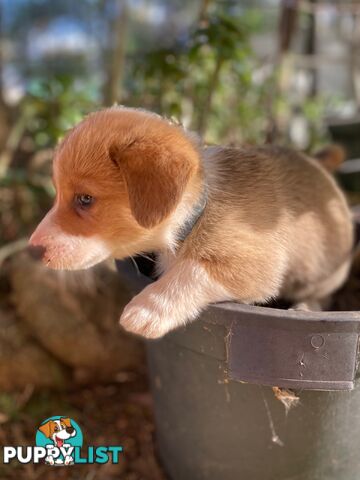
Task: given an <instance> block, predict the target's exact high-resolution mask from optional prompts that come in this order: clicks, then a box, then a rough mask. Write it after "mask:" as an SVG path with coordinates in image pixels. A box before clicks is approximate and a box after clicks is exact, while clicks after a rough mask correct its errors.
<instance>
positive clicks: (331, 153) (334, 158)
mask: <svg viewBox="0 0 360 480" xmlns="http://www.w3.org/2000/svg"><path fill="white" fill-rule="evenodd" d="M314 157H315V158H316V159H317V160H318V161H319V162H320V163H321V165H322V166H323V167H324V168H325V170H327V171H328V172H330V173H333V172H335V171H336V170H337V169H338V168H339V166H340V165H341V164H342V163H343V162H344V160H345V158H346V152H345V149H344V148H343V147H341V146H340V145H337V144H334V145H329V146H327V147H325V148H323V149H322V150H320V151H318V152H316V153H315V155H314Z"/></svg>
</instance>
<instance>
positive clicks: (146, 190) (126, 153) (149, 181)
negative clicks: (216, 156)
mask: <svg viewBox="0 0 360 480" xmlns="http://www.w3.org/2000/svg"><path fill="white" fill-rule="evenodd" d="M109 156H110V158H111V160H112V161H113V162H114V163H115V164H116V165H117V166H118V167H119V169H120V171H121V172H122V174H123V176H124V179H125V183H126V186H127V192H128V196H129V202H130V208H131V212H132V214H133V215H134V217H135V219H136V221H137V222H138V223H139V225H141V226H142V227H145V228H152V227H154V226H156V225H158V224H159V223H160V222H162V221H163V220H164V219H165V218H166V217H167V216H168V215H170V213H172V211H173V210H174V209H175V208H176V206H177V204H178V203H179V201H180V199H181V196H182V194H183V193H184V190H185V187H186V185H187V183H188V181H189V179H190V177H191V174H192V173H193V172H195V171H196V169H197V168H198V162H199V159H198V156H197V153H196V151H195V149H194V148H193V147H192V146H191V144H190V145H189V146H182V148H180V146H178V147H177V148H174V147H172V146H169V147H168V146H166V147H165V146H162V145H156V144H150V145H149V144H146V143H145V142H136V141H135V142H133V143H131V144H130V145H129V146H127V147H126V148H121V147H120V148H119V147H117V146H116V145H113V146H112V147H111V148H110V149H109Z"/></svg>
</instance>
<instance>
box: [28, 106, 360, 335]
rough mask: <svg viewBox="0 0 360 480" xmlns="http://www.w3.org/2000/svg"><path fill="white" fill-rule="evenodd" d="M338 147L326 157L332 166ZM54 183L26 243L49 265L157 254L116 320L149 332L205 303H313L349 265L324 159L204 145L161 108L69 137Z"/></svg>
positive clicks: (344, 216) (341, 202) (343, 215)
mask: <svg viewBox="0 0 360 480" xmlns="http://www.w3.org/2000/svg"><path fill="white" fill-rule="evenodd" d="M332 155H334V152H333V151H332V150H331V149H330V150H328V152H327V154H326V153H324V152H323V153H322V154H321V155H320V157H321V162H322V163H323V164H324V165H325V166H326V165H332V164H334V163H335V164H336V163H337V162H332V161H330V160H331V156H332ZM338 155H339V152H338V151H335V156H338ZM54 184H55V187H56V191H57V194H56V199H55V204H54V206H53V208H52V209H51V211H50V212H49V213H48V214H47V215H46V217H45V218H44V219H43V221H42V222H41V223H40V225H39V226H38V228H37V229H36V231H35V232H34V234H33V235H32V237H31V239H30V244H31V245H32V246H34V247H37V249H38V250H39V252H40V254H41V256H42V260H43V262H44V263H45V264H46V265H48V266H49V267H51V268H55V269H82V268H87V267H90V266H92V265H94V264H96V263H98V262H100V261H102V260H105V259H106V258H108V257H109V256H114V257H115V258H119V259H121V258H124V257H128V256H131V255H134V254H138V253H141V252H154V251H155V252H157V254H158V264H157V268H158V271H159V273H160V274H161V276H160V278H159V279H158V280H157V281H156V282H154V283H153V284H151V285H149V286H148V287H146V288H145V289H144V290H143V291H142V292H141V293H140V294H139V295H137V296H136V297H134V298H133V300H132V301H131V302H130V303H129V304H128V305H127V307H126V308H125V309H124V311H123V314H122V316H121V319H120V322H121V324H122V326H123V327H124V328H125V329H126V330H129V331H131V332H134V333H137V334H140V335H143V336H145V337H148V338H156V337H161V336H162V335H164V334H165V333H167V332H169V331H170V330H172V329H174V328H176V327H179V326H180V325H184V324H186V322H188V321H190V320H192V319H194V318H196V316H197V315H198V314H199V312H200V311H201V310H202V309H203V308H205V307H206V306H207V305H208V304H210V303H213V302H223V301H227V300H234V301H238V302H243V303H248V304H251V303H262V304H263V303H266V302H267V301H269V300H270V299H274V298H276V297H282V298H284V299H286V300H289V301H291V302H293V303H298V304H306V305H311V304H315V303H316V302H318V301H320V300H322V299H324V298H325V297H327V296H328V295H330V294H331V293H332V292H333V291H334V290H336V289H337V288H339V287H340V286H341V285H342V283H343V282H344V280H345V278H346V276H347V273H348V270H349V264H350V257H351V251H352V245H353V227H352V220H351V214H350V211H349V208H348V206H347V204H346V201H345V198H344V196H343V194H342V193H341V191H340V190H339V188H338V187H337V185H336V183H335V181H334V179H333V178H332V176H331V175H330V174H329V173H328V172H327V171H326V169H325V168H324V167H323V166H322V165H321V164H320V161H316V160H314V159H312V158H309V157H307V156H305V155H303V154H300V153H297V152H295V151H292V150H289V149H286V148H276V147H260V148H252V147H251V148H226V147H209V148H205V147H203V146H201V145H200V144H199V142H198V141H197V139H196V138H194V137H193V136H192V135H190V134H188V133H187V132H185V131H184V130H183V129H182V128H181V127H180V126H177V125H174V124H171V123H169V122H168V121H166V120H164V119H162V118H161V117H159V116H157V115H155V114H152V113H148V112H145V111H140V110H134V109H129V108H119V107H117V108H111V109H107V110H103V111H100V112H97V113H94V114H92V115H90V116H88V117H87V118H85V119H84V120H83V121H82V122H81V123H80V124H78V125H77V126H76V127H75V128H74V129H73V130H72V131H71V132H70V133H69V134H68V135H67V136H66V137H65V139H64V140H63V141H62V143H61V144H60V146H59V147H58V149H57V151H56V154H55V158H54Z"/></svg>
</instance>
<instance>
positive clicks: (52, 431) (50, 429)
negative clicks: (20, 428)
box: [39, 417, 76, 447]
mask: <svg viewBox="0 0 360 480" xmlns="http://www.w3.org/2000/svg"><path fill="white" fill-rule="evenodd" d="M39 430H40V432H42V433H43V434H44V435H45V437H46V438H50V439H51V440H52V441H53V442H54V444H55V445H56V446H58V447H62V446H63V444H64V442H65V440H68V439H69V438H70V437H74V436H75V435H76V430H75V428H74V427H73V426H72V425H71V420H70V418H65V417H62V418H60V419H59V420H49V421H48V422H46V423H44V424H42V425H40V427H39Z"/></svg>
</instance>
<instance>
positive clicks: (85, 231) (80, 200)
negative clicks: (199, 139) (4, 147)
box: [30, 108, 200, 269]
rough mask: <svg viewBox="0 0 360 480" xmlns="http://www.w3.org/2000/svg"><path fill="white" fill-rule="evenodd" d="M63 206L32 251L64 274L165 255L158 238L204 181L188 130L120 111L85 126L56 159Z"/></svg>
mask: <svg viewBox="0 0 360 480" xmlns="http://www.w3.org/2000/svg"><path fill="white" fill-rule="evenodd" d="M53 172H54V178H53V180H54V185H55V188H56V199H55V203H54V206H53V208H52V209H51V210H50V212H49V213H48V214H47V215H46V217H45V218H44V219H43V221H42V222H41V223H40V225H39V226H38V227H37V229H36V230H35V232H34V233H33V235H32V237H31V239H30V245H32V246H33V247H37V249H38V250H39V251H41V256H42V260H43V262H44V263H45V264H46V265H48V266H49V267H52V268H56V269H80V268H87V267H90V266H92V265H94V264H96V263H98V262H100V261H102V260H104V259H106V258H107V257H109V256H116V257H118V258H123V257H126V256H129V255H133V254H135V253H137V252H140V251H144V250H147V249H151V248H156V247H159V245H156V242H158V241H159V239H158V237H157V234H158V232H159V231H160V230H161V227H162V226H163V225H164V223H165V222H166V221H167V219H169V217H170V216H171V214H172V213H173V212H174V211H175V209H176V207H177V206H178V204H179V203H180V201H181V199H182V197H183V196H184V194H185V192H186V190H188V189H189V188H192V185H193V183H194V182H195V180H196V179H198V177H199V172H200V161H199V156H198V153H197V150H196V147H195V146H194V144H193V143H192V142H191V141H190V140H189V139H188V138H187V136H186V135H185V134H184V132H183V130H182V129H181V128H180V127H177V126H175V125H171V124H169V123H168V122H166V121H165V120H163V119H161V118H160V117H158V116H156V115H154V114H151V113H146V112H142V111H138V110H131V109H125V108H113V109H108V110H104V111H100V112H97V113H94V114H92V115H90V116H89V117H87V118H86V119H85V120H83V121H82V122H81V123H80V124H79V125H77V126H76V127H75V128H74V129H73V130H72V131H71V132H70V133H69V134H68V135H67V136H66V137H65V139H64V140H63V142H62V143H61V144H60V146H59V147H58V149H57V151H56V154H55V158H54V166H53Z"/></svg>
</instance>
